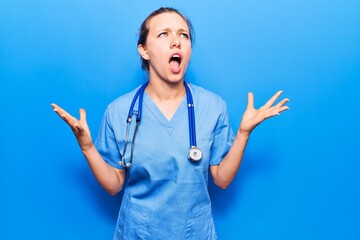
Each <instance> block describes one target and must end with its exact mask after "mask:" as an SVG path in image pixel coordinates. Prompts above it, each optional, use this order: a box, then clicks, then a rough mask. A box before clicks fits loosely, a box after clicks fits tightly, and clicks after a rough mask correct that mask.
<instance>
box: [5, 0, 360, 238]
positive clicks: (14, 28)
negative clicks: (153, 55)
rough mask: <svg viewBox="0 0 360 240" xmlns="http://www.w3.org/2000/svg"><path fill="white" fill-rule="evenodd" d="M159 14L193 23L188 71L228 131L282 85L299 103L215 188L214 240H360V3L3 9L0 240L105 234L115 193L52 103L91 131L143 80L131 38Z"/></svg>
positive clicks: (12, 5) (85, 3) (43, 3)
mask: <svg viewBox="0 0 360 240" xmlns="http://www.w3.org/2000/svg"><path fill="white" fill-rule="evenodd" d="M160 6H172V7H176V8H178V9H179V10H181V11H182V12H183V13H184V14H185V15H187V16H189V18H190V19H191V21H192V23H193V25H194V27H195V31H196V43H195V46H194V48H193V58H192V61H191V63H190V66H189V70H188V73H187V76H186V77H187V79H188V81H191V82H193V83H195V84H198V85H201V86H203V87H205V88H207V89H209V90H212V91H215V92H216V93H218V94H219V95H221V96H222V97H223V98H224V99H225V100H226V101H227V103H228V107H229V112H230V117H231V123H232V126H233V128H234V130H235V129H237V126H238V124H239V122H240V120H241V116H242V113H243V111H244V109H245V107H246V103H247V92H248V91H253V92H254V94H255V105H256V107H259V106H261V105H262V104H263V103H264V102H265V101H266V100H267V99H268V98H269V97H270V96H271V95H272V94H274V93H275V92H276V91H277V90H278V89H283V90H284V96H286V97H289V98H290V99H291V101H290V103H289V106H290V110H289V111H287V112H285V113H283V114H282V115H281V116H280V117H276V118H272V119H270V120H268V121H266V122H264V123H263V124H262V125H260V126H259V127H258V128H257V129H255V131H254V132H253V134H252V137H251V139H250V142H249V144H248V147H247V149H246V154H245V158H244V161H243V165H242V167H241V169H240V171H239V173H238V175H237V177H236V179H235V180H234V182H233V183H232V184H231V185H230V187H229V188H228V189H226V190H225V191H224V190H220V189H218V188H216V187H214V185H213V184H212V183H211V184H210V193H211V197H212V199H213V210H214V217H215V222H216V225H217V230H218V235H219V239H247V240H248V239H360V187H359V184H360V174H359V173H358V172H359V170H360V163H359V161H360V150H359V140H358V137H359V134H360V127H359V124H358V123H359V110H358V109H359V108H358V103H359V100H358V99H359V90H360V84H359V82H360V2H359V1H358V0H331V1H329V0H327V1H325V0H311V1H310V0H301V1H300V0H292V1H286V0H272V1H268V0H256V1H243V0H240V1H235V0H233V1H229V0H225V1H215V0H208V1H203V0H197V1H143V0H142V1H139V0H136V1H112V0H110V1H89V0H71V1H70V0H61V1H60V0H58V1H49V0H32V1H26V0H2V1H0V104H1V105H0V109H1V118H0V133H1V139H0V147H1V153H0V156H1V157H0V158H1V167H0V189H1V198H0V221H1V223H0V239H111V237H112V234H113V230H114V226H115V222H116V218H117V213H118V208H119V206H120V197H121V196H117V197H111V196H109V195H108V194H107V193H105V191H104V190H103V189H102V188H101V187H100V186H99V185H98V184H97V182H96V181H95V179H94V177H93V176H92V174H91V172H90V170H89V167H88V166H87V163H86V160H85V159H84V157H83V156H82V154H81V152H80V150H79V148H78V145H77V143H76V141H75V138H74V137H73V135H72V133H71V131H70V129H69V128H68V127H67V126H66V125H65V124H64V123H63V122H62V121H61V119H59V118H58V116H57V115H56V114H55V113H53V111H52V108H51V107H50V103H52V102H55V103H58V104H59V105H61V106H63V107H64V108H66V109H67V110H68V111H69V112H70V113H72V114H74V115H75V116H78V109H79V108H80V107H84V108H85V109H86V110H87V113H88V122H89V125H90V128H91V130H92V135H93V136H96V133H97V130H98V127H99V125H100V121H101V118H102V114H103V112H104V110H105V107H106V106H107V104H108V103H109V102H111V101H112V100H113V99H115V98H116V97H117V96H119V95H121V94H123V93H126V92H127V91H129V90H131V89H133V88H134V87H135V86H137V85H139V84H140V83H141V82H143V81H144V79H145V78H146V74H144V73H143V72H142V70H141V69H140V61H139V56H138V53H137V48H136V41H137V31H138V28H139V26H140V24H141V22H142V20H143V19H144V18H145V17H146V16H147V15H148V14H149V13H150V12H151V11H153V10H155V9H157V8H158V7H160ZM198 124H201V123H198ZM174 207H176V206H174Z"/></svg>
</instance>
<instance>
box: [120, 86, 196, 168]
mask: <svg viewBox="0 0 360 240" xmlns="http://www.w3.org/2000/svg"><path fill="white" fill-rule="evenodd" d="M148 84H149V82H146V83H144V84H143V85H141V87H140V88H139V89H138V90H137V92H136V93H135V95H134V98H133V100H132V102H131V105H130V108H129V112H128V117H127V119H126V125H127V126H126V135H125V143H124V148H123V152H122V156H121V161H120V164H121V165H122V166H123V167H126V168H129V167H130V166H131V164H132V158H133V152H134V146H135V136H136V133H137V131H138V127H139V124H140V121H141V115H142V103H143V98H144V93H145V88H146V87H147V86H148ZM184 86H185V90H186V100H187V109H188V122H189V139H190V149H189V159H190V160H192V161H198V160H200V159H201V155H202V154H201V150H200V149H199V148H197V147H196V128H195V112H194V102H193V98H192V94H191V91H190V88H189V86H188V84H187V83H186V82H185V81H184ZM138 98H139V104H138V110H137V111H134V106H135V104H136V101H137V99H138ZM134 114H135V115H136V125H135V129H134V134H133V137H132V141H131V153H130V159H129V162H128V163H125V152H126V147H127V143H128V140H129V131H130V124H131V121H132V118H133V115H134ZM194 148H195V149H196V150H195V151H196V152H197V153H198V154H200V158H197V159H192V157H191V154H190V153H191V150H194Z"/></svg>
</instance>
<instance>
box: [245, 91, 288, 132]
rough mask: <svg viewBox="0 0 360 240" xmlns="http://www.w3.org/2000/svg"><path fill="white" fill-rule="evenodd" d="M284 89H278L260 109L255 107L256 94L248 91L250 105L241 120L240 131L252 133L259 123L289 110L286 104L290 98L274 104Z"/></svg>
mask: <svg viewBox="0 0 360 240" xmlns="http://www.w3.org/2000/svg"><path fill="white" fill-rule="evenodd" d="M281 93H282V91H278V92H277V93H276V94H275V95H274V96H272V97H271V98H270V99H269V100H268V101H267V102H266V103H265V105H264V106H262V107H261V108H259V109H255V108H254V95H253V94H252V93H251V92H249V93H248V105H247V107H246V110H245V112H244V115H243V117H242V120H241V124H240V128H239V130H238V132H239V133H241V134H245V135H247V136H248V135H250V133H251V131H252V130H254V128H255V127H256V126H257V125H259V124H260V123H261V122H262V121H264V120H265V119H268V118H270V117H273V116H278V115H280V113H281V112H283V111H285V110H288V109H289V107H288V106H284V105H285V104H286V103H287V102H288V101H289V99H288V98H284V99H283V100H281V101H280V102H279V103H277V104H276V105H274V106H273V104H274V103H275V101H276V100H277V99H278V97H279V96H280V95H281Z"/></svg>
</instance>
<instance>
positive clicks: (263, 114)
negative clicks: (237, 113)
mask: <svg viewBox="0 0 360 240" xmlns="http://www.w3.org/2000/svg"><path fill="white" fill-rule="evenodd" d="M281 93H282V91H278V92H277V93H276V94H275V95H274V96H272V97H271V98H270V99H269V100H268V101H267V102H266V104H265V105H264V106H262V107H261V108H259V109H255V108H254V95H253V94H252V93H249V94H248V105H247V108H246V110H245V112H244V115H243V117H242V120H241V124H240V127H239V129H238V131H237V134H236V136H235V139H234V142H233V144H232V146H231V148H230V150H229V152H228V153H227V155H226V156H225V157H224V159H223V160H222V161H221V163H220V164H219V165H216V166H211V167H210V172H211V175H212V177H213V179H214V182H215V184H216V185H217V186H219V187H221V188H223V189H225V188H227V187H228V186H229V184H230V183H231V182H232V180H233V179H234V178H235V175H236V173H237V171H238V169H239V167H240V165H241V162H242V158H243V156H244V151H245V148H246V145H247V142H248V140H249V137H250V133H251V132H252V130H254V128H255V127H256V126H257V125H259V124H260V123H261V122H263V121H264V120H266V119H268V118H270V117H273V116H277V115H280V112H283V111H285V110H288V109H289V107H288V106H284V105H285V104H286V103H287V102H288V101H289V99H287V98H285V99H283V100H281V101H280V102H279V103H278V104H276V105H274V106H273V104H274V103H275V101H276V99H277V98H278V97H279V96H280V95H281Z"/></svg>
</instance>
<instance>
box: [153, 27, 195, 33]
mask: <svg viewBox="0 0 360 240" xmlns="http://www.w3.org/2000/svg"><path fill="white" fill-rule="evenodd" d="M162 31H166V32H169V31H171V28H161V29H159V30H157V31H155V33H159V32H162ZM176 32H187V33H189V30H187V29H184V28H180V29H178V30H177V31H176Z"/></svg>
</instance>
